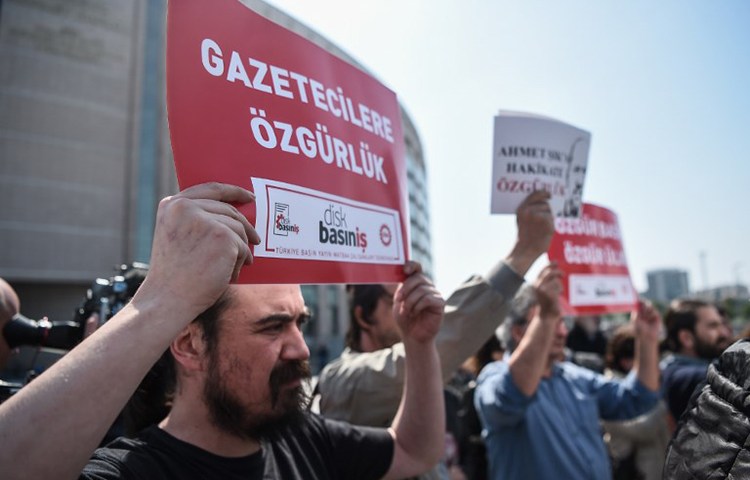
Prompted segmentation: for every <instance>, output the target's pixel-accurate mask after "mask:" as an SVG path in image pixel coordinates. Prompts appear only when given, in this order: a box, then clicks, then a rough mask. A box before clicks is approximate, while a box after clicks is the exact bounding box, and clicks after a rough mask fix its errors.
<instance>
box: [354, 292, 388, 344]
mask: <svg viewBox="0 0 750 480" xmlns="http://www.w3.org/2000/svg"><path fill="white" fill-rule="evenodd" d="M346 292H347V295H348V296H349V329H348V330H347V332H346V346H347V347H349V348H351V349H352V350H354V351H355V352H361V351H362V345H361V340H362V327H361V326H360V324H359V322H357V317H356V316H355V314H354V312H355V310H356V308H357V307H361V308H362V318H363V319H364V321H365V322H366V323H368V324H372V323H373V319H372V314H373V313H374V312H375V309H376V308H377V307H378V301H379V300H380V299H381V298H382V297H383V296H384V295H387V294H388V291H387V290H386V289H385V287H383V285H381V284H379V283H378V284H369V285H347V286H346Z"/></svg>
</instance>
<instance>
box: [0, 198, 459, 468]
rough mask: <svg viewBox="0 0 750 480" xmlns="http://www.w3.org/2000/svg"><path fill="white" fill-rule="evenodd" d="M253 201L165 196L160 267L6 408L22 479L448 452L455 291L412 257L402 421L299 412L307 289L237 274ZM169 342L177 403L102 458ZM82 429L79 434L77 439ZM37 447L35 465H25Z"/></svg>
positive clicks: (404, 462) (413, 459)
mask: <svg viewBox="0 0 750 480" xmlns="http://www.w3.org/2000/svg"><path fill="white" fill-rule="evenodd" d="M253 200H254V196H253V194H252V193H251V192H249V191H247V190H245V189H242V188H239V187H235V186H230V185H222V184H202V185H197V186H195V187H192V188H188V189H186V190H185V191H183V192H182V193H180V194H178V195H175V196H174V197H170V198H167V199H165V200H164V201H162V202H161V203H160V205H159V211H158V213H157V222H156V230H155V236H154V244H153V250H152V252H153V253H152V256H151V262H150V264H151V268H150V270H149V273H148V276H147V277H146V280H145V281H144V283H143V285H142V286H141V288H140V289H139V290H138V292H137V293H136V295H135V296H134V298H133V300H132V302H131V303H130V304H128V305H127V306H126V307H124V308H123V309H122V310H121V311H120V312H118V313H117V315H115V316H114V317H113V318H112V319H111V320H110V321H109V322H107V323H106V324H105V325H104V326H103V327H101V328H100V329H98V330H97V331H96V332H95V333H94V334H93V335H91V336H90V337H88V338H87V339H86V340H85V341H83V342H82V343H81V344H80V345H79V346H78V347H76V348H75V349H73V350H72V351H71V352H70V353H69V354H68V355H66V356H65V357H64V358H63V359H62V360H60V361H59V362H58V363H56V364H55V365H54V366H53V367H51V368H50V369H48V370H47V371H45V372H44V373H43V374H42V375H40V376H39V378H37V379H35V380H34V382H32V383H30V384H29V385H28V386H27V387H25V388H24V389H23V390H21V391H20V392H19V393H18V394H17V395H15V396H14V397H12V398H11V399H10V400H8V401H7V402H5V403H4V404H3V405H2V406H0V444H1V445H2V448H1V449H0V470H2V472H3V478H4V479H8V480H9V479H18V478H56V479H65V478H79V474H81V470H82V469H83V474H81V477H80V478H96V479H107V478H113V479H114V478H149V479H157V478H161V479H185V478H202V479H206V478H217V479H222V480H225V479H233V478H238V479H239V478H242V479H248V478H258V479H260V478H284V479H306V480H307V479H315V478H373V479H374V478H381V477H383V476H385V478H404V477H409V476H413V475H417V474H419V473H421V472H423V471H425V470H427V469H428V468H430V467H431V466H432V465H433V464H435V463H436V462H437V461H438V459H439V458H440V455H441V453H442V447H443V441H442V435H443V432H444V431H445V425H444V422H443V397H442V382H441V381H440V361H439V359H438V355H437V350H436V348H435V340H434V338H435V335H436V334H437V331H438V329H439V326H440V321H441V319H442V312H443V306H444V302H443V300H442V299H441V298H440V296H439V294H438V293H437V291H436V290H435V288H434V287H433V286H432V285H431V284H430V282H429V281H428V280H427V279H426V278H425V277H424V276H423V275H422V274H421V272H420V269H419V267H418V265H417V264H412V263H410V264H407V266H406V267H405V274H406V275H407V280H405V282H404V283H403V284H402V285H401V286H400V287H399V289H398V291H397V292H396V294H395V296H394V316H395V318H396V320H397V322H398V325H399V327H400V328H401V331H402V336H403V338H404V347H405V350H406V354H407V356H408V357H409V362H408V364H407V373H408V375H407V382H406V385H405V387H404V388H405V393H404V397H403V400H402V403H401V408H400V410H399V413H398V415H397V416H396V418H395V420H394V422H393V424H392V426H391V428H390V429H388V430H386V429H368V428H361V427H354V426H351V425H348V424H345V423H341V422H334V421H330V420H324V419H322V418H320V417H317V416H314V415H308V414H305V413H303V412H301V411H300V406H301V401H302V387H301V381H302V380H303V379H304V377H305V376H306V375H308V374H309V372H308V367H307V358H308V357H309V351H308V349H307V346H306V345H305V342H304V339H303V338H302V333H301V331H300V325H301V323H302V322H303V321H304V320H305V318H306V317H307V315H308V314H307V310H306V308H305V306H304V301H303V299H302V295H301V293H300V290H299V287H298V286H292V285H231V286H230V285H228V283H229V282H230V281H231V280H233V279H236V278H237V276H238V274H239V270H240V268H242V267H243V266H245V265H249V264H251V263H252V261H253V257H252V254H251V252H250V247H249V244H257V243H258V235H257V234H256V232H255V230H254V228H253V227H252V226H251V225H250V223H249V222H248V221H247V219H246V218H245V217H244V216H243V215H241V214H240V213H239V212H238V210H237V208H235V207H234V206H233V204H234V205H246V204H248V203H250V202H252V201H253ZM165 349H168V353H167V355H170V356H171V358H172V359H173V363H174V367H175V371H176V377H175V380H176V388H175V389H174V391H173V398H172V399H171V404H170V406H171V410H170V412H169V414H168V416H167V417H166V418H164V419H163V420H162V421H161V422H160V423H159V424H158V425H153V426H151V427H150V428H148V429H146V430H145V431H143V432H142V433H141V434H139V435H138V436H137V437H136V438H134V439H120V440H117V441H115V442H114V443H112V444H110V446H109V447H108V448H105V449H101V450H97V452H96V453H95V455H94V459H93V460H92V461H91V462H90V463H88V465H87V462H89V457H90V455H91V453H92V452H93V451H94V448H95V447H96V445H97V444H98V443H99V441H100V440H101V438H102V437H103V436H104V433H105V432H106V430H107V428H108V427H109V425H110V424H111V423H112V421H113V420H114V418H115V417H116V416H117V414H118V413H119V412H120V410H121V409H122V407H123V405H125V403H126V401H127V400H128V398H129V397H130V396H131V393H132V392H133V390H134V389H135V388H136V387H137V386H138V383H139V382H140V381H141V379H142V378H143V376H144V374H145V373H146V372H147V371H148V370H149V368H150V367H151V365H152V364H154V362H156V361H157V359H158V358H159V357H160V356H161V355H162V354H163V353H164V351H165ZM71 433H72V435H73V438H71ZM31 451H35V452H41V453H40V454H39V455H36V456H35V459H34V461H33V462H19V461H18V459H19V458H28V457H27V456H28V454H29V452H31Z"/></svg>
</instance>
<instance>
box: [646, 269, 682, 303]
mask: <svg viewBox="0 0 750 480" xmlns="http://www.w3.org/2000/svg"><path fill="white" fill-rule="evenodd" d="M646 278H647V280H648V290H647V292H646V297H647V298H648V299H650V300H653V301H656V302H660V303H669V302H671V301H672V300H674V299H675V298H679V297H684V296H687V295H688V294H689V293H690V284H689V282H688V273H687V272H686V271H685V270H679V269H676V268H672V269H661V270H651V271H650V272H646Z"/></svg>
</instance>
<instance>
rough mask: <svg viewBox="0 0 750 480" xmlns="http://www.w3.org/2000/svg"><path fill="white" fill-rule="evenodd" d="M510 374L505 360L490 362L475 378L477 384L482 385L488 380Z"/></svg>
mask: <svg viewBox="0 0 750 480" xmlns="http://www.w3.org/2000/svg"><path fill="white" fill-rule="evenodd" d="M509 372H510V365H509V364H508V362H507V361H506V360H497V361H495V362H490V363H488V364H487V365H485V367H484V368H483V369H482V371H481V372H479V375H478V376H477V384H481V383H484V382H485V381H487V380H488V379H490V378H492V377H495V376H498V375H506V374H508V373H509Z"/></svg>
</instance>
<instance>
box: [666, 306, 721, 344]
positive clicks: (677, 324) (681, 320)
mask: <svg viewBox="0 0 750 480" xmlns="http://www.w3.org/2000/svg"><path fill="white" fill-rule="evenodd" d="M710 306H712V305H711V304H710V303H708V302H704V301H702V300H692V299H678V300H675V301H673V302H672V304H671V305H670V306H669V310H667V313H666V315H664V325H665V326H666V328H667V338H666V340H665V342H666V344H667V348H668V349H669V350H671V351H673V352H675V353H677V352H679V351H680V350H681V349H682V345H681V344H680V338H679V335H680V330H688V331H690V332H691V333H695V324H696V323H697V322H698V309H700V308H703V307H710Z"/></svg>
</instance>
